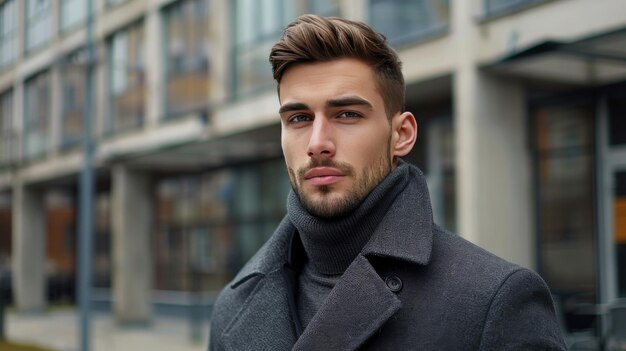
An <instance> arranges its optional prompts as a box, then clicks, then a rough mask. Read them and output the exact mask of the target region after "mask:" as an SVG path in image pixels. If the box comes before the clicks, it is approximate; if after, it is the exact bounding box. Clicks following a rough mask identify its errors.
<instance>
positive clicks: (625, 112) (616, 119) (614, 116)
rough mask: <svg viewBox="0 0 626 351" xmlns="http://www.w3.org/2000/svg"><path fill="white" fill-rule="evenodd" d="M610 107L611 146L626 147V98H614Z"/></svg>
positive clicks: (610, 102) (610, 101) (609, 102)
mask: <svg viewBox="0 0 626 351" xmlns="http://www.w3.org/2000/svg"><path fill="white" fill-rule="evenodd" d="M608 105H609V145H611V146H617V145H626V96H616V97H612V98H610V99H609V100H608Z"/></svg>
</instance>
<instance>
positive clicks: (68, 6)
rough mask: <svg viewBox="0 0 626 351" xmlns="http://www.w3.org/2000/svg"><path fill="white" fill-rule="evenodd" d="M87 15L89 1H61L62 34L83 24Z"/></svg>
mask: <svg viewBox="0 0 626 351" xmlns="http://www.w3.org/2000/svg"><path fill="white" fill-rule="evenodd" d="M92 11H93V6H92ZM86 13H87V1H85V0H61V32H66V31H68V30H70V29H72V28H74V27H76V26H78V25H80V24H82V23H83V21H84V20H85V14H86Z"/></svg>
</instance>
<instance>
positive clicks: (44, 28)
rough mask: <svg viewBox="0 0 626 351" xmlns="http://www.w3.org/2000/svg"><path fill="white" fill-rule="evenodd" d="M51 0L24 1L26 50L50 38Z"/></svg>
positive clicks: (42, 43) (34, 47)
mask: <svg viewBox="0 0 626 351" xmlns="http://www.w3.org/2000/svg"><path fill="white" fill-rule="evenodd" d="M51 14H52V1H51V0H28V1H27V2H26V51H27V52H30V51H32V50H33V49H36V48H38V47H40V46H42V45H44V44H46V43H48V41H49V40H50V38H51V36H52V18H51V16H50V15H51Z"/></svg>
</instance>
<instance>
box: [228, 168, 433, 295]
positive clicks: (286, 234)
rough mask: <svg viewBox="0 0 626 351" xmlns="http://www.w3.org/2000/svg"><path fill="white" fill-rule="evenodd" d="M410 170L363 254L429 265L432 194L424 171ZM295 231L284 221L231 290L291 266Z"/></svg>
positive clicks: (248, 264) (239, 276)
mask: <svg viewBox="0 0 626 351" xmlns="http://www.w3.org/2000/svg"><path fill="white" fill-rule="evenodd" d="M410 171H411V177H412V179H411V181H410V182H409V184H408V185H407V186H406V188H405V189H404V191H402V192H401V193H400V194H399V195H398V197H397V198H396V200H395V201H394V203H393V204H392V205H391V207H390V208H389V211H388V214H387V215H386V216H385V217H384V218H383V220H382V221H381V222H380V224H379V226H378V227H377V228H376V231H375V232H374V234H373V235H372V238H371V239H370V241H369V242H368V243H367V244H366V245H365V247H364V248H363V250H362V251H361V255H363V256H366V257H371V256H377V257H382V258H390V259H397V260H402V261H406V262H409V263H414V264H417V265H426V264H428V261H429V260H430V253H431V250H432V245H433V234H432V230H433V219H432V208H431V205H430V195H429V193H428V188H427V186H426V179H425V178H424V175H423V174H422V172H421V171H420V170H419V169H418V168H417V167H414V166H411V169H410ZM295 232H296V228H295V227H294V226H293V224H291V222H290V221H289V219H288V218H287V217H285V218H283V220H282V221H281V222H280V224H279V225H278V227H277V229H276V231H275V232H274V235H272V237H271V238H270V239H269V240H268V241H267V242H266V243H265V244H264V245H263V246H262V247H261V249H260V250H259V251H258V252H257V253H256V254H255V255H254V256H253V257H252V258H251V259H250V261H248V263H246V265H245V266H244V267H243V268H242V269H241V270H240V271H239V273H238V274H237V275H236V276H235V278H234V279H233V281H232V283H231V287H233V288H234V287H236V286H237V285H239V284H241V283H242V282H244V281H246V280H247V279H250V278H251V277H254V276H257V275H266V274H267V273H269V272H271V271H274V270H276V269H279V268H280V267H282V266H283V265H284V264H285V263H288V262H289V261H290V257H289V255H290V253H291V241H292V237H293V235H294V234H295Z"/></svg>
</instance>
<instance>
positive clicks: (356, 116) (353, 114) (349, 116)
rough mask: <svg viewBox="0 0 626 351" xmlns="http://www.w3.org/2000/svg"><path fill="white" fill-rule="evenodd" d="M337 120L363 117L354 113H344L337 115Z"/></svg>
mask: <svg viewBox="0 0 626 351" xmlns="http://www.w3.org/2000/svg"><path fill="white" fill-rule="evenodd" d="M337 118H361V115H360V114H359V113H356V112H352V111H344V112H342V113H340V114H338V115H337Z"/></svg>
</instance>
